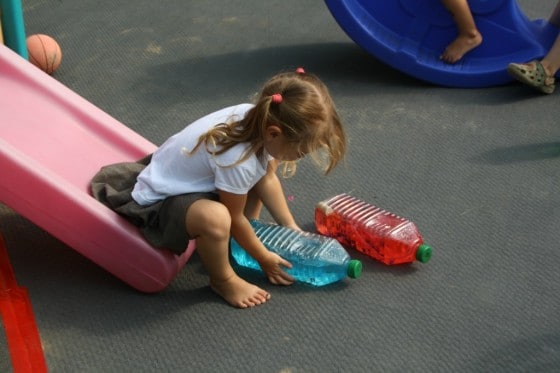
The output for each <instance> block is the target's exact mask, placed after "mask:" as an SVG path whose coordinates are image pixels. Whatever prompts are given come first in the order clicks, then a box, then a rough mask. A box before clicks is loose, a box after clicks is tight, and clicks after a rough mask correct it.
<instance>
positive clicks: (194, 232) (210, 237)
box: [186, 199, 270, 308]
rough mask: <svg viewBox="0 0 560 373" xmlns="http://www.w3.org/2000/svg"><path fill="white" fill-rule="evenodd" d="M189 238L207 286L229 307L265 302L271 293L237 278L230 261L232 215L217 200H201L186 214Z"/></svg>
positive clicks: (248, 305) (245, 306) (249, 305)
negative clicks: (200, 263) (194, 240)
mask: <svg viewBox="0 0 560 373" xmlns="http://www.w3.org/2000/svg"><path fill="white" fill-rule="evenodd" d="M186 226H187V231H188V233H189V236H190V237H194V238H196V249H197V252H198V254H199V256H200V258H201V259H202V262H203V264H204V266H205V268H206V270H207V271H208V273H209V275H210V287H211V288H212V290H214V291H215V292H216V293H217V294H218V295H220V296H221V297H223V298H224V299H225V300H226V301H227V302H228V303H230V304H231V305H232V306H235V307H239V308H247V307H252V306H256V305H258V304H262V303H265V302H266V301H267V299H269V298H270V294H269V293H268V292H266V291H265V290H263V289H261V288H259V287H257V286H255V285H253V284H250V283H248V282H247V281H245V280H243V279H242V278H241V277H239V276H238V275H237V274H236V273H235V271H234V270H233V268H232V267H231V265H230V263H229V237H230V227H231V217H230V215H229V211H228V210H227V208H226V207H225V206H224V205H222V204H221V203H219V202H216V201H210V200H205V199H201V200H198V201H196V202H195V203H193V204H192V205H191V206H190V207H189V209H188V210H187V214H186Z"/></svg>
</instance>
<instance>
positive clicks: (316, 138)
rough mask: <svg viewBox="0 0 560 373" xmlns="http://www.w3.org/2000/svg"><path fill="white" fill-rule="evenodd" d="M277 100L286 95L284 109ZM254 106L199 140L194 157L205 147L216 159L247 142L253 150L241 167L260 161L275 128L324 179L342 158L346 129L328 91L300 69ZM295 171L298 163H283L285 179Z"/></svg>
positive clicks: (277, 81) (277, 80)
mask: <svg viewBox="0 0 560 373" xmlns="http://www.w3.org/2000/svg"><path fill="white" fill-rule="evenodd" d="M275 94H280V95H282V100H281V102H280V103H277V102H274V101H273V99H272V96H273V95H275ZM255 101H256V102H255V107H253V108H252V109H250V110H249V111H248V112H247V114H246V115H245V117H244V118H243V119H241V120H239V121H235V122H231V123H221V124H218V125H216V126H215V127H214V128H212V129H211V130H210V131H208V132H206V133H205V134H203V135H202V136H200V138H199V140H198V143H197V145H196V146H195V148H194V149H193V150H192V151H191V153H192V152H194V151H196V149H198V147H199V146H200V145H201V144H203V143H204V144H205V146H206V149H207V150H208V151H210V152H212V153H213V154H215V155H218V154H222V153H224V152H226V151H227V150H228V149H230V148H232V147H233V146H234V145H236V144H238V143H242V142H245V143H249V144H250V145H249V147H248V149H247V151H246V152H245V154H244V155H243V157H242V158H241V159H240V160H239V161H238V162H237V163H241V162H243V161H244V160H246V159H247V158H248V157H249V156H250V155H251V154H253V153H255V154H256V155H257V156H258V157H262V156H263V139H264V134H265V130H266V128H267V126H269V125H277V126H279V127H280V128H281V129H282V132H283V134H284V136H285V137H286V139H287V140H288V141H289V142H293V143H294V144H297V145H298V149H299V150H300V152H302V153H309V154H310V155H311V156H312V157H313V159H314V160H315V161H316V162H317V164H319V165H320V166H321V167H322V170H323V171H324V173H325V174H327V173H329V172H330V171H331V170H332V169H333V168H334V167H335V166H336V165H337V164H338V162H340V161H341V160H342V159H343V158H344V154H345V152H346V136H345V134H344V129H343V128H342V123H341V121H340V118H339V116H338V113H337V112H336V108H335V106H334V103H333V101H332V98H331V96H330V94H329V90H328V89H327V87H326V85H325V84H324V83H323V82H322V81H321V80H320V79H319V78H317V77H316V76H315V75H313V74H307V73H304V72H301V69H298V72H289V73H281V74H278V75H276V76H274V77H272V78H271V79H270V80H268V81H267V82H266V83H265V84H264V86H263V88H262V91H261V92H260V94H258V95H257V97H256V100H255ZM237 163H235V164H237ZM235 164H233V165H235ZM233 165H231V166H233ZM295 170H296V162H295V161H290V162H284V168H283V172H282V174H283V176H286V177H287V176H292V175H293V174H294V173H295Z"/></svg>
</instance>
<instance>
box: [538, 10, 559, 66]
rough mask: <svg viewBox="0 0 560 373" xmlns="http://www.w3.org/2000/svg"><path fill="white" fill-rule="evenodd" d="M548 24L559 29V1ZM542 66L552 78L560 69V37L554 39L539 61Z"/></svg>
mask: <svg viewBox="0 0 560 373" xmlns="http://www.w3.org/2000/svg"><path fill="white" fill-rule="evenodd" d="M548 22H550V23H552V24H553V25H555V26H557V27H560V1H559V2H558V3H557V4H556V7H555V8H554V10H553V11H552V14H551V15H550V18H549V19H548ZM541 64H542V66H543V67H544V69H545V71H546V72H547V74H548V76H554V75H556V73H557V72H558V70H559V69H560V35H558V36H557V37H556V40H555V41H554V44H552V47H551V48H550V50H549V51H548V53H547V54H546V56H545V57H544V58H543V59H542V61H541Z"/></svg>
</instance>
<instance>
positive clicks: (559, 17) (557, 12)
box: [548, 1, 560, 27]
mask: <svg viewBox="0 0 560 373" xmlns="http://www.w3.org/2000/svg"><path fill="white" fill-rule="evenodd" d="M548 22H550V23H552V24H553V25H554V26H556V27H560V1H558V3H557V4H556V7H555V8H554V10H553V11H552V14H551V15H550V18H549V19H548Z"/></svg>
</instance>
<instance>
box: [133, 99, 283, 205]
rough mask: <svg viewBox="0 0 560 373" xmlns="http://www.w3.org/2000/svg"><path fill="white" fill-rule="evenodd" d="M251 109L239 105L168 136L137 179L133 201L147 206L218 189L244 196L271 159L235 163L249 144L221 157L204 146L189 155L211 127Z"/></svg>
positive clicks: (254, 159)
mask: <svg viewBox="0 0 560 373" xmlns="http://www.w3.org/2000/svg"><path fill="white" fill-rule="evenodd" d="M252 107H253V105H252V104H240V105H236V106H231V107H227V108H225V109H222V110H219V111H216V112H214V113H211V114H208V115H206V116H205V117H202V118H200V119H198V120H196V121H195V122H193V123H191V124H190V125H188V126H187V127H185V128H184V129H183V130H182V131H181V132H179V133H177V134H175V135H173V136H172V137H170V138H169V139H168V140H167V141H166V142H165V143H164V144H163V145H162V146H160V147H159V148H158V149H157V150H156V152H155V153H154V154H153V156H152V160H151V162H150V164H149V165H148V166H147V167H146V168H145V169H144V170H143V171H142V172H141V173H140V175H139V176H138V179H137V181H136V185H135V186H134V189H133V191H132V198H134V200H135V201H136V202H137V203H138V204H140V205H149V204H152V203H155V202H157V201H160V200H162V199H165V198H167V197H170V196H175V195H179V194H185V193H195V192H215V191H217V190H218V189H219V190H223V191H226V192H230V193H234V194H247V193H248V192H249V190H250V189H251V188H252V187H253V186H254V185H255V184H256V183H257V182H258V181H259V180H260V179H261V178H262V177H263V176H264V175H265V174H266V169H267V164H268V161H269V160H270V159H272V158H271V157H270V156H269V155H268V154H265V157H264V159H265V161H264V162H261V161H260V160H259V159H258V158H257V156H255V155H254V154H253V155H251V156H250V157H249V158H247V159H246V160H245V161H243V162H242V163H239V164H235V163H236V162H237V161H238V160H239V159H241V157H242V156H243V154H244V152H245V150H246V149H247V147H248V146H249V144H248V143H240V144H237V145H235V146H234V147H232V148H231V149H229V150H228V151H226V152H225V153H223V154H220V155H213V154H212V153H210V152H208V151H207V150H206V146H205V144H204V143H203V144H201V145H200V147H199V148H198V149H197V150H196V152H195V153H193V154H189V152H190V151H191V150H192V149H194V147H195V145H196V144H197V142H198V139H199V137H200V136H201V135H202V134H204V133H206V132H208V130H209V129H210V128H212V127H214V126H215V125H217V124H219V123H225V122H230V121H237V120H240V119H242V118H243V117H244V116H245V114H246V113H247V111H249V110H250V109H251V108H252ZM234 164H235V165H234ZM232 165H234V166H232ZM228 166H229V167H228Z"/></svg>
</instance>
